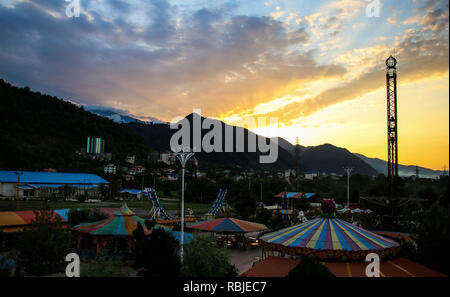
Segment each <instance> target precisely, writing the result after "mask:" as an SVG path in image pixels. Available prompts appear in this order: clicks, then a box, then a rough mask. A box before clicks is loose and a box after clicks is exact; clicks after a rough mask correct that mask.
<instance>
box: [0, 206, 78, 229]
mask: <svg viewBox="0 0 450 297" xmlns="http://www.w3.org/2000/svg"><path fill="white" fill-rule="evenodd" d="M54 212H55V217H56V216H58V217H59V218H60V219H61V222H62V223H63V224H65V223H67V220H68V213H69V209H68V208H67V209H55V210H54ZM34 219H35V215H34V212H33V211H32V210H23V211H2V212H0V229H1V231H2V232H5V233H8V232H19V231H22V230H23V228H24V227H25V226H28V225H31V221H33V220H34Z"/></svg>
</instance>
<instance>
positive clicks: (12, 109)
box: [0, 79, 149, 171]
mask: <svg viewBox="0 0 450 297" xmlns="http://www.w3.org/2000/svg"><path fill="white" fill-rule="evenodd" d="M0 114H1V116H0V143H1V146H0V168H2V169H7V170H15V169H20V170H42V169H43V168H48V167H52V168H55V169H57V170H61V171H62V170H65V171H78V170H85V169H86V170H87V169H89V168H93V165H94V162H93V161H89V160H85V159H83V160H82V159H80V158H79V157H77V156H76V154H75V151H76V150H78V149H80V148H84V147H85V146H86V138H87V136H93V137H101V138H103V139H104V140H105V151H106V152H111V153H112V154H113V157H114V158H115V159H116V160H123V159H124V158H125V156H126V154H135V155H136V156H137V157H138V158H139V157H146V154H147V152H148V150H149V148H148V146H147V144H146V143H145V141H144V140H143V139H142V137H141V136H139V135H137V134H136V133H135V132H133V130H132V129H130V127H128V126H127V125H125V124H118V123H115V122H113V121H112V120H109V119H106V118H104V117H100V116H97V115H94V114H92V113H90V112H87V111H85V110H84V109H83V107H79V106H76V105H75V104H73V103H70V102H68V101H64V100H62V99H59V98H56V97H53V96H50V95H44V94H41V93H39V92H32V91H30V89H29V88H28V87H25V88H19V87H15V86H12V85H11V84H9V83H6V82H5V81H3V80H1V79H0Z"/></svg>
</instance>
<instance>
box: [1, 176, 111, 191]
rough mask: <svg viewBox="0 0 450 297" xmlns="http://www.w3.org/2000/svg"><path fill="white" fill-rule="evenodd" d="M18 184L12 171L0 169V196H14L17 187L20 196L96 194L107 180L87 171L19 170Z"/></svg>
mask: <svg viewBox="0 0 450 297" xmlns="http://www.w3.org/2000/svg"><path fill="white" fill-rule="evenodd" d="M21 173H22V174H21V175H20V184H19V185H18V175H16V173H15V172H14V171H0V196H1V197H7V198H14V197H16V195H17V188H18V189H19V195H20V197H29V198H34V197H61V198H62V197H66V196H79V195H90V196H97V195H98V194H99V193H98V190H99V188H100V186H102V185H109V182H108V181H106V180H104V179H103V178H101V177H100V176H98V175H95V174H89V173H65V172H42V171H38V172H34V171H21Z"/></svg>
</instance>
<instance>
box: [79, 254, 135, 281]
mask: <svg viewBox="0 0 450 297" xmlns="http://www.w3.org/2000/svg"><path fill="white" fill-rule="evenodd" d="M122 264H123V263H122V262H121V261H117V260H114V259H113V258H110V257H100V258H99V259H98V260H95V261H89V262H81V264H80V275H81V276H82V277H123V276H131V274H132V270H131V268H128V269H127V267H123V265H122ZM126 270H128V271H126Z"/></svg>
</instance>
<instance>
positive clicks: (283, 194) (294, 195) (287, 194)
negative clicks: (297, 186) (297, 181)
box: [274, 192, 303, 199]
mask: <svg viewBox="0 0 450 297" xmlns="http://www.w3.org/2000/svg"><path fill="white" fill-rule="evenodd" d="M274 197H276V198H285V197H286V198H289V199H290V198H302V197H303V193H301V192H281V193H279V194H276V195H275V196H274Z"/></svg>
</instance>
